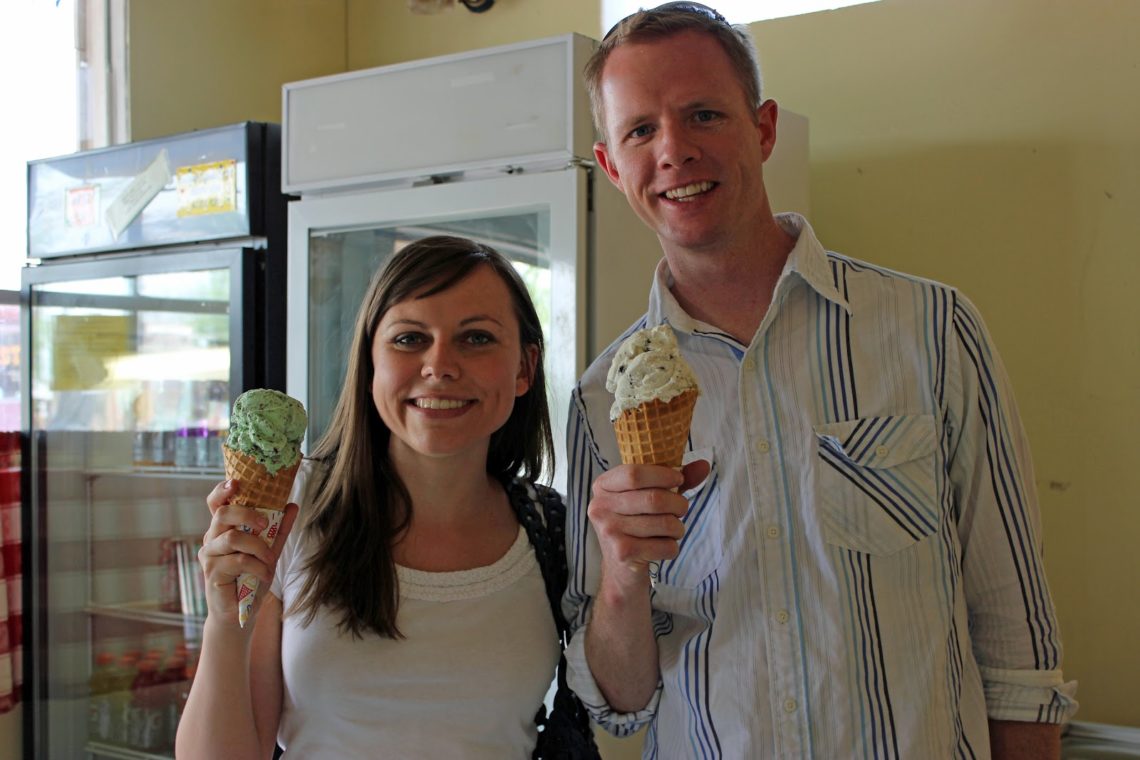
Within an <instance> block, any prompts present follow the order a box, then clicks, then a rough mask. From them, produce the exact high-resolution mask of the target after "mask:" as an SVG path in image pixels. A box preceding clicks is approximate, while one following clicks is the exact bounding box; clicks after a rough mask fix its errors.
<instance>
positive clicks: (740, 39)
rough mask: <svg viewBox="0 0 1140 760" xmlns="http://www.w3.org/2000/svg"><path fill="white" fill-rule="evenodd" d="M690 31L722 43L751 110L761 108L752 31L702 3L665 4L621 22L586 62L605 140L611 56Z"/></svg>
mask: <svg viewBox="0 0 1140 760" xmlns="http://www.w3.org/2000/svg"><path fill="white" fill-rule="evenodd" d="M687 31H698V32H703V33H705V34H708V35H710V36H711V37H712V38H713V39H715V40H716V41H717V42H718V43H720V46H721V48H722V49H723V50H724V52H725V54H726V55H727V56H728V60H729V63H730V64H731V65H732V68H733V70H734V71H735V72H736V79H737V81H738V82H739V83H740V87H741V89H743V90H744V95H745V98H747V100H748V104H749V106H750V107H751V110H752V111H755V110H756V109H758V108H759V107H760V104H761V103H762V102H763V100H762V97H761V89H762V88H761V79H760V64H759V63H758V60H757V56H756V46H755V45H754V44H753V42H752V37H751V35H749V33H748V30H747V29H746V28H745V27H742V26H734V25H732V24H730V23H728V21H726V20H725V18H724V16H722V15H720V14H719V13H717V12H716V11H715V10H713V9H712V8H709V7H707V6H704V5H701V4H700V3H688V2H673V3H665V4H664V5H659V6H657V7H656V8H650V9H649V10H640V11H638V12H636V13H632V14H630V15H629V16H626V17H625V18H624V19H622V20H621V21H619V22H618V23H617V24H615V25H614V27H613V28H612V29H610V31H609V32H608V33H607V34H606V36H605V37H604V38H603V39H602V43H601V45H599V46H598V49H597V50H595V51H594V54H593V55H591V56H590V59H589V60H588V61H586V66H585V67H584V68H583V74H584V76H585V80H586V91H587V92H588V93H589V95H590V111H591V113H592V114H593V117H594V128H595V129H596V130H597V131H598V135H599V137H600V139H601V140H603V141H605V140H606V139H608V138H607V135H606V122H605V113H604V112H603V108H602V93H601V83H602V71H603V69H605V67H606V61H607V60H609V57H610V53H612V52H613V51H614V50H615V49H616V48H618V47H619V46H621V45H624V44H626V43H631V42H649V41H652V40H660V39H665V38H667V37H672V36H673V35H676V34H680V33H681V32H687Z"/></svg>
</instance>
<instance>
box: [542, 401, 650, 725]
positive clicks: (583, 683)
mask: <svg viewBox="0 0 1140 760" xmlns="http://www.w3.org/2000/svg"><path fill="white" fill-rule="evenodd" d="M566 438H567V440H566V450H567V454H568V460H569V472H568V475H567V487H566V559H567V564H568V565H569V571H570V572H569V578H568V582H567V585H566V594H565V596H564V597H563V599H562V610H563V613H564V614H565V615H566V620H568V621H569V623H570V643H569V645H568V646H567V648H566V664H567V682H568V683H569V685H570V688H571V689H573V690H574V692H575V693H576V694H577V695H578V698H579V699H581V700H582V704H583V705H585V707H586V709H587V710H588V711H589V713H590V717H591V718H593V720H594V721H595V722H596V723H597V724H598V725H600V726H601V727H602V728H604V729H605V730H606V731H608V732H609V733H611V734H613V735H615V736H628V735H630V734H632V733H634V732H635V731H637V730H638V729H639V728H641V727H642V726H644V725H645V724H646V723H648V722H649V721H650V720H652V719H653V716H654V714H655V713H656V712H657V704H658V701H659V700H660V697H661V683H660V681H658V684H657V690H656V691H655V692H654V694H653V698H652V699H650V701H649V704H647V705H646V706H645V707H644V708H643V709H641V710H638V711H637V712H632V713H622V712H617V711H615V710H614V709H613V708H612V707H610V705H609V703H608V702H606V698H605V697H604V696H603V695H602V692H601V689H599V688H598V684H597V682H596V681H595V680H594V676H593V673H592V672H591V671H590V665H589V663H588V662H586V644H585V642H586V631H587V628H588V619H589V610H590V602H591V599H592V598H593V595H594V594H595V593H596V592H597V589H598V574H599V570H600V553H599V549H598V540H597V537H596V536H595V535H594V532H593V529H592V528H591V527H590V520H589V517H588V515H587V514H586V509H587V507H588V506H589V503H590V489H591V487H592V486H593V483H594V478H596V477H597V476H598V475H600V474H601V473H602V472H604V471H605V470H606V469H608V465H607V464H606V462H605V461H604V460H603V458H602V457H601V456H600V455H599V453H598V450H597V447H596V445H595V443H594V440H593V436H592V435H591V433H590V425H589V421H588V418H587V416H586V410H585V405H584V403H583V401H582V398H581V395H580V389H575V391H574V393H573V395H572V397H571V400H570V414H569V419H568V421H567V425H566Z"/></svg>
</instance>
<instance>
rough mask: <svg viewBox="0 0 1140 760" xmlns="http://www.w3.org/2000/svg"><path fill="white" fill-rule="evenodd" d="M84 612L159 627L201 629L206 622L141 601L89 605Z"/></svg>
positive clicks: (193, 616) (194, 616)
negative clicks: (170, 626)
mask: <svg viewBox="0 0 1140 760" xmlns="http://www.w3.org/2000/svg"><path fill="white" fill-rule="evenodd" d="M84 611H85V612H87V613H88V614H90V615H101V616H103V617H112V618H119V619H120V620H136V621H139V622H143V623H155V624H158V625H173V626H180V627H181V626H185V625H190V626H194V627H197V628H201V627H202V625H203V624H204V623H205V622H206V618H205V617H204V616H199V615H184V614H182V613H181V612H168V611H166V610H163V609H161V608H160V607H159V605H158V602H154V601H141V602H127V603H124V604H89V605H87V606H86V607H85V608H84Z"/></svg>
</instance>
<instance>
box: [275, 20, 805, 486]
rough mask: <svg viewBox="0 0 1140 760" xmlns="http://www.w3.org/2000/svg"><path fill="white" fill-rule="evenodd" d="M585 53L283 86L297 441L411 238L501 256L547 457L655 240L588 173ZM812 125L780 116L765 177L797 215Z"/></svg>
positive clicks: (638, 293) (479, 54)
mask: <svg viewBox="0 0 1140 760" xmlns="http://www.w3.org/2000/svg"><path fill="white" fill-rule="evenodd" d="M596 45H597V43H596V41H595V40H592V39H590V38H588V37H584V36H581V35H577V34H567V35H561V36H557V37H549V38H544V39H539V40H533V41H527V42H523V43H517V44H512V45H505V46H500V47H493V48H486V49H482V50H476V51H472V52H467V53H460V54H455V55H448V56H440V57H435V58H429V59H424V60H419V61H411V62H407V63H401V64H395V65H391V66H383V67H379V68H374V69H368V70H362V71H356V72H350V73H347V74H339V75H334V76H329V77H322V78H318V79H311V80H305V81H301V82H294V83H290V84H286V85H285V86H284V88H283V105H282V129H283V137H282V140H283V158H282V162H283V166H282V173H283V183H284V188H285V190H286V191H287V192H289V193H291V194H292V195H295V196H297V197H298V200H296V201H295V202H293V203H290V205H289V221H288V228H289V233H288V234H289V242H288V258H289V299H288V300H289V317H288V321H289V331H290V341H291V343H290V350H289V355H288V362H287V370H286V374H287V385H288V390H289V392H290V393H291V394H292V395H294V396H296V397H297V398H300V399H302V400H303V401H304V402H305V404H306V407H307V408H308V409H309V413H310V416H309V419H310V428H309V432H308V436H307V438H306V441H307V443H309V444H311V443H312V442H315V441H316V440H317V439H318V438H319V436H320V435H321V433H323V432H324V430H325V428H326V427H327V425H328V422H329V419H330V417H331V414H332V410H333V407H334V405H335V403H336V398H337V394H338V392H339V388H340V386H341V383H342V380H343V374H344V367H345V360H344V357H345V353H346V349H347V345H346V344H347V341H348V340H349V338H350V336H351V327H352V323H353V318H354V316H355V313H356V311H357V309H358V307H359V305H360V302H361V300H362V297H363V294H364V291H365V290H366V289H367V287H368V283H369V280H370V278H371V277H372V275H373V273H374V272H375V271H376V270H377V268H379V267H380V266H381V265H382V264H383V262H384V260H385V259H386V258H387V257H388V256H389V255H391V254H392V253H393V252H394V251H396V250H398V249H399V248H400V247H401V246H403V245H405V244H406V243H407V242H409V241H411V240H415V239H418V238H420V237H423V236H426V235H430V234H441V233H443V234H456V235H462V236H466V237H471V238H476V239H478V240H480V241H481V242H484V243H487V244H489V245H491V246H492V247H494V248H496V249H498V250H499V251H500V252H501V253H504V254H506V255H507V256H508V257H510V258H511V259H512V260H513V261H514V263H515V265H516V267H517V268H518V270H519V271H520V273H521V274H522V275H523V278H524V280H525V281H526V282H527V283H528V285H529V287H530V291H531V295H532V297H533V298H534V300H535V302H536V306H537V308H538V311H539V314H540V316H541V317H542V321H543V329H544V334H545V338H546V349H547V350H546V361H547V379H548V388H547V393H548V396H549V398H550V409H551V415H552V418H553V419H552V422H553V424H554V427H555V430H554V439H555V445H556V452H555V462H556V465H557V467H556V470H555V475H554V485H555V487H558V488H561V484H562V480H563V465H564V464H565V462H566V456H565V454H564V453H563V451H562V447H563V441H564V438H565V435H564V428H565V420H566V413H567V404H568V401H569V395H570V390H571V389H572V388H573V386H574V383H575V382H576V380H577V378H578V376H579V374H580V373H581V372H582V371H583V370H584V369H585V367H586V365H587V364H588V362H589V360H590V359H591V358H592V357H593V356H595V355H596V354H597V353H599V352H600V351H601V350H602V349H604V348H605V347H606V346H607V345H608V344H609V343H610V342H611V341H612V340H614V339H615V338H616V337H617V336H618V335H619V334H620V333H621V332H622V331H623V330H624V329H625V328H626V327H627V326H628V325H629V324H631V323H632V322H633V321H634V320H635V319H637V318H638V317H639V316H640V315H641V314H643V313H644V311H645V308H646V305H647V301H648V294H649V286H650V282H651V279H652V274H653V270H654V267H655V266H656V264H657V261H658V260H659V258H660V256H661V251H660V247H659V245H658V241H657V239H656V237H655V235H653V234H652V233H651V232H650V231H649V230H648V229H647V228H646V227H645V226H644V225H643V224H642V223H641V221H640V220H639V219H638V218H637V217H636V216H635V215H634V214H633V212H632V211H631V210H630V209H629V207H628V205H627V203H626V200H625V198H624V197H623V196H622V195H621V194H620V193H619V192H618V191H617V190H616V189H615V188H614V187H613V186H612V185H611V183H610V181H609V179H608V178H607V177H606V176H605V175H604V172H602V171H601V169H600V168H598V167H596V166H595V163H594V156H593V144H594V140H595V135H594V129H593V126H592V123H591V117H590V111H589V102H588V98H587V96H586V90H585V86H584V85H583V83H582V76H581V71H582V67H583V65H584V64H585V62H586V60H587V58H588V57H589V55H590V54H591V52H592V51H593V50H594V48H595V47H596ZM807 156H808V143H807V119H806V118H805V117H803V116H800V115H798V114H794V113H790V112H787V111H785V112H782V113H781V117H780V137H779V139H778V140H777V145H776V150H775V152H774V154H773V156H772V158H771V159H770V160H769V161H768V162H767V163H766V164H765V177H766V181H767V184H768V186H769V190H770V195H771V196H772V199H773V206H774V208H776V209H777V210H782V211H799V212H801V213H805V214H806V213H807V212H808V173H807Z"/></svg>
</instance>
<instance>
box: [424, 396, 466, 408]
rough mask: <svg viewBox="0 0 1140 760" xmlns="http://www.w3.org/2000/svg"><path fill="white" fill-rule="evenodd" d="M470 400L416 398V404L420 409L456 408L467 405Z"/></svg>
mask: <svg viewBox="0 0 1140 760" xmlns="http://www.w3.org/2000/svg"><path fill="white" fill-rule="evenodd" d="M470 403H471V402H470V401H460V400H458V399H450V398H418V399H416V406H418V407H419V408H420V409H458V408H459V407H461V406H467V405H468V404H470Z"/></svg>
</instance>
